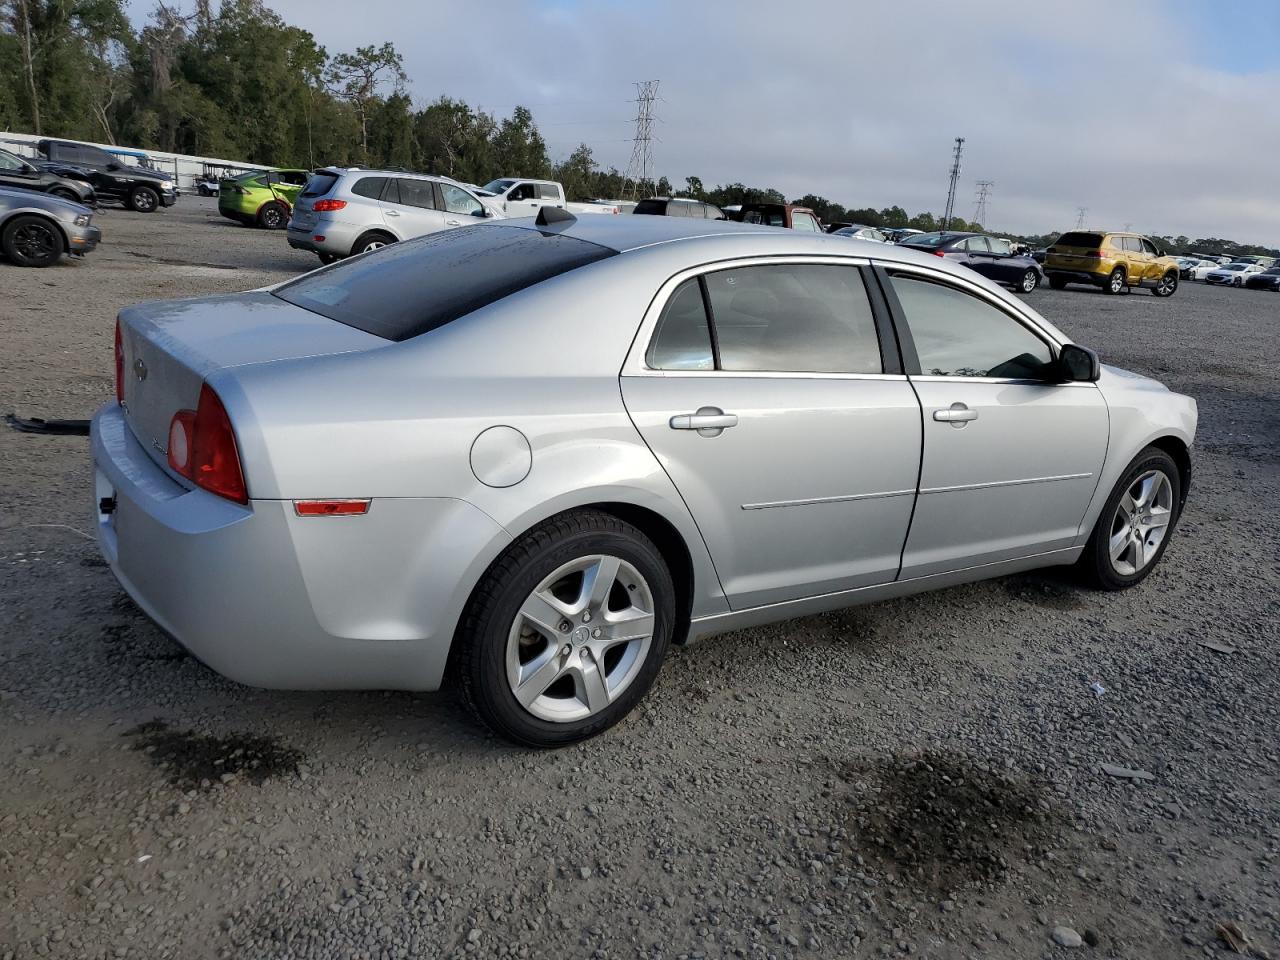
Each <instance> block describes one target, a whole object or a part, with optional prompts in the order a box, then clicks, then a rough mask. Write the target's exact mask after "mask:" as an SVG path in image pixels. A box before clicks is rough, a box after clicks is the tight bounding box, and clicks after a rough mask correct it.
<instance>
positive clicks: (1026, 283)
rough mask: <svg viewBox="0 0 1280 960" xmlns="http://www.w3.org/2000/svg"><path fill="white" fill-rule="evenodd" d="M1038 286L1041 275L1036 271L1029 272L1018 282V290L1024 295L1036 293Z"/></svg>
mask: <svg viewBox="0 0 1280 960" xmlns="http://www.w3.org/2000/svg"><path fill="white" fill-rule="evenodd" d="M1038 286H1040V274H1038V273H1036V272H1035V271H1034V270H1028V271H1027V272H1026V273H1024V274H1023V275H1022V279H1021V280H1019V281H1018V290H1020V291H1021V292H1022V293H1034V292H1035V289H1036V287H1038Z"/></svg>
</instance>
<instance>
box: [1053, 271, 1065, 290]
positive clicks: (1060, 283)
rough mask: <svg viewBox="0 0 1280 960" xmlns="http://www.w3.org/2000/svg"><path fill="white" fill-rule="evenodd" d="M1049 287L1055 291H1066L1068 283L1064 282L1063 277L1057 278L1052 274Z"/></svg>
mask: <svg viewBox="0 0 1280 960" xmlns="http://www.w3.org/2000/svg"><path fill="white" fill-rule="evenodd" d="M1049 286H1050V287H1051V288H1052V289H1054V290H1065V289H1067V281H1065V280H1063V279H1062V278H1061V277H1055V276H1053V275H1052V274H1050V275H1049Z"/></svg>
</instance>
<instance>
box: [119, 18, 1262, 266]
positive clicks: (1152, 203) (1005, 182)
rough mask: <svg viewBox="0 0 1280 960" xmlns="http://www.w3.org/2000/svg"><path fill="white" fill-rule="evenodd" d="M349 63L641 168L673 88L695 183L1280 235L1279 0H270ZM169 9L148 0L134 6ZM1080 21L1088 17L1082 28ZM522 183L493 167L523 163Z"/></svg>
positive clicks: (1019, 215)
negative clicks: (380, 60) (369, 47)
mask: <svg viewBox="0 0 1280 960" xmlns="http://www.w3.org/2000/svg"><path fill="white" fill-rule="evenodd" d="M267 2H268V5H269V6H271V7H273V8H274V9H276V10H277V11H278V12H279V13H280V14H281V15H282V16H283V17H284V18H285V19H286V20H288V21H289V22H291V23H294V24H297V25H298V26H301V27H304V28H306V29H308V30H310V31H311V32H312V33H313V34H314V35H315V36H316V38H317V40H319V42H320V43H322V44H324V46H325V47H326V48H327V50H328V52H329V53H330V54H333V53H335V52H338V51H340V50H349V49H352V48H354V47H355V46H358V45H362V44H370V43H373V44H380V43H382V42H383V41H385V40H391V41H393V42H394V43H395V45H396V47H397V49H398V50H400V52H401V53H402V54H403V55H404V60H405V68H406V69H407V71H408V73H409V77H410V80H411V90H412V93H413V95H414V97H415V99H417V100H419V101H422V102H426V101H429V100H432V99H434V98H436V97H437V96H439V95H441V94H447V95H449V96H452V97H456V98H461V99H463V100H466V101H467V102H468V103H470V104H472V105H473V106H482V107H484V108H485V109H488V110H491V111H494V112H496V113H499V114H502V115H505V114H507V113H509V112H510V111H511V109H512V107H513V106H514V105H515V104H525V105H527V106H529V107H530V109H532V110H533V113H534V116H535V118H536V120H537V121H538V124H539V126H540V128H541V130H542V133H543V135H544V137H545V138H546V140H547V142H548V145H549V147H550V151H551V154H552V157H553V159H561V158H563V157H564V156H566V155H567V154H568V153H569V152H570V151H571V150H572V149H573V148H574V146H576V145H577V144H578V143H579V142H586V143H587V144H589V145H590V146H591V147H592V149H593V150H594V152H595V156H596V158H597V160H598V161H600V162H601V163H603V164H605V165H609V164H614V165H616V166H618V167H619V168H621V169H625V167H626V165H627V161H628V159H629V157H630V152H631V144H630V142H629V141H628V139H627V138H628V137H630V136H631V133H632V124H631V123H630V119H631V118H632V117H633V116H634V110H635V106H634V104H631V103H628V100H629V99H631V98H632V97H634V88H633V86H632V82H633V81H636V80H648V79H658V80H660V81H661V87H660V93H661V96H662V100H661V101H660V102H659V103H658V104H657V109H656V114H657V116H658V118H659V120H660V122H659V123H658V124H657V128H656V130H657V135H658V136H659V137H660V138H661V139H660V142H658V143H657V144H656V145H655V148H654V153H655V160H656V167H657V170H658V172H659V173H660V174H665V175H666V176H667V177H669V178H670V179H671V181H672V182H673V183H674V184H676V185H677V186H680V185H682V184H683V182H684V178H685V177H686V176H688V175H695V176H698V177H701V178H702V180H703V181H704V183H706V184H707V185H708V186H711V185H713V184H719V183H729V182H733V181H741V182H744V183H748V184H751V185H758V186H772V187H776V188H777V189H779V190H781V191H783V192H784V193H786V194H787V195H788V197H798V196H800V195H802V194H805V193H810V192H812V193H816V194H819V195H821V196H824V197H827V198H829V199H831V200H835V201H838V202H840V203H843V204H846V205H849V206H855V207H860V206H864V205H869V206H874V207H877V208H879V207H884V206H888V205H890V204H894V203H896V204H899V205H901V206H903V207H905V208H906V209H907V210H908V211H909V212H912V213H914V212H916V211H919V210H931V211H934V212H935V213H941V211H942V208H943V206H944V204H945V201H946V189H947V175H948V171H949V168H950V160H951V149H952V142H953V140H954V138H955V137H957V136H963V137H965V145H964V161H963V169H962V172H961V177H960V187H959V190H958V201H957V205H956V212H957V214H959V215H961V216H964V217H965V218H969V217H972V215H973V212H974V194H975V187H974V181H975V180H977V179H986V180H994V181H995V187H994V189H993V192H992V196H991V200H990V201H989V205H988V210H989V213H988V217H987V222H988V224H989V225H991V226H992V227H993V228H999V229H1005V230H1011V231H1018V232H1039V231H1053V230H1061V229H1064V228H1067V227H1071V226H1073V225H1074V223H1075V220H1076V216H1077V208H1078V207H1087V208H1088V213H1087V215H1086V220H1087V222H1088V224H1089V225H1092V226H1097V227H1107V228H1111V229H1122V228H1124V227H1125V226H1126V225H1127V224H1132V229H1135V230H1139V231H1143V232H1147V233H1159V234H1172V235H1177V234H1187V235H1189V236H1192V237H1201V236H1217V237H1227V238H1231V239H1236V240H1240V241H1244V242H1254V243H1265V244H1268V245H1270V246H1277V245H1280V166H1278V161H1280V0H1230V2H1229V3H1228V2H1215V0H1194V2H1193V0H1165V2H1158V0H1106V2H1093V0H1071V2H1070V3H1041V2H1039V0H1021V2H1016V0H999V2H997V0H967V2H955V0H944V2H939V0H899V2H892V0H884V2H881V0H856V2H855V0H786V2H779V0H680V2H676V0H487V2H484V3H476V2H474V0H429V2H424V0H362V2H360V3H359V4H358V13H357V12H356V8H353V6H352V4H351V3H350V0H267ZM134 3H135V5H137V6H142V5H144V4H145V5H147V6H149V5H150V4H149V2H148V0H134ZM1065 14H1069V15H1065ZM519 173H520V171H518V170H503V171H494V174H495V176H496V175H498V174H519Z"/></svg>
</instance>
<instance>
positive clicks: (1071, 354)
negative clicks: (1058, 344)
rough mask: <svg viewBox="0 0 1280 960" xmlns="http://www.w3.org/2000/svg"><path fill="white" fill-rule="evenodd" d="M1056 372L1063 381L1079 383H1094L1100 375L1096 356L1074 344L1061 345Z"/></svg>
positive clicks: (1087, 349)
mask: <svg viewBox="0 0 1280 960" xmlns="http://www.w3.org/2000/svg"><path fill="white" fill-rule="evenodd" d="M1058 372H1059V374H1060V375H1061V377H1062V379H1063V380H1066V381H1073V382H1079V383H1095V382H1096V381H1097V379H1098V377H1100V376H1101V375H1102V369H1101V366H1100V365H1099V363H1098V355H1097V354H1096V353H1094V352H1093V351H1092V350H1090V349H1089V348H1088V347H1082V346H1080V345H1078V344H1075V343H1068V344H1064V345H1063V347H1062V351H1061V352H1060V353H1059V354H1058Z"/></svg>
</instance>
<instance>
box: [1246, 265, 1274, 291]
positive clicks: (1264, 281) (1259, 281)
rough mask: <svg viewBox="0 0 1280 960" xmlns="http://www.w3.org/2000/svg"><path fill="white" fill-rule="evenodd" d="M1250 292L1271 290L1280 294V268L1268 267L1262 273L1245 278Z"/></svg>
mask: <svg viewBox="0 0 1280 960" xmlns="http://www.w3.org/2000/svg"><path fill="white" fill-rule="evenodd" d="M1244 285H1245V286H1246V287H1248V288H1249V289H1250V290H1270V291H1272V292H1273V293H1280V267H1267V269H1265V270H1263V271H1262V272H1261V273H1251V274H1249V275H1248V276H1247V277H1245V278H1244Z"/></svg>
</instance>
